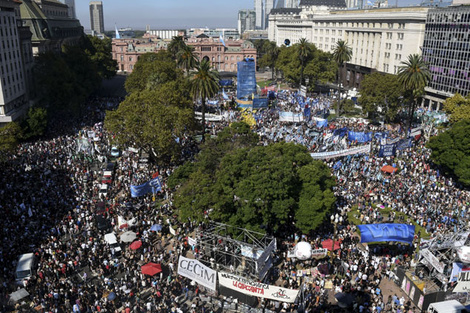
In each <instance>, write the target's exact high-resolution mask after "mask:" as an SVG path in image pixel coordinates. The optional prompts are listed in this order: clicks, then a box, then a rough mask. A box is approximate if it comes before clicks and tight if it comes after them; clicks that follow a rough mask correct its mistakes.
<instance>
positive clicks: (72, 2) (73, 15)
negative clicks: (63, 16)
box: [63, 0, 77, 18]
mask: <svg viewBox="0 0 470 313" xmlns="http://www.w3.org/2000/svg"><path fill="white" fill-rule="evenodd" d="M63 2H64V4H66V5H67V6H68V7H69V11H68V16H69V17H70V18H77V13H76V12H75V0H63Z"/></svg>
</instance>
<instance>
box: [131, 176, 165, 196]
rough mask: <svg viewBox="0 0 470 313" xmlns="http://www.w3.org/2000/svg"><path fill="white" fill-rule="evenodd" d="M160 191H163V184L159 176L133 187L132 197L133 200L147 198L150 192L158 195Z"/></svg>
mask: <svg viewBox="0 0 470 313" xmlns="http://www.w3.org/2000/svg"><path fill="white" fill-rule="evenodd" d="M158 191H162V183H161V182H160V178H159V177H158V176H157V177H155V178H154V179H152V180H149V181H148V182H146V183H144V184H142V185H138V186H134V185H131V196H132V197H133V198H135V197H141V196H145V195H146V194H148V193H150V192H152V193H156V192H158Z"/></svg>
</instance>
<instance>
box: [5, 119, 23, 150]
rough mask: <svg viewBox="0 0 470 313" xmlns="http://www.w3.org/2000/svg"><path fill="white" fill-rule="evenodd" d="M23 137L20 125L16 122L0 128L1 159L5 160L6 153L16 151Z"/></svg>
mask: <svg viewBox="0 0 470 313" xmlns="http://www.w3.org/2000/svg"><path fill="white" fill-rule="evenodd" d="M22 135H23V134H22V130H21V127H20V125H18V123H15V122H11V123H8V124H6V125H5V126H3V127H1V128H0V159H4V153H6V152H11V151H13V150H14V149H16V147H17V146H18V142H19V140H20V139H21V138H22Z"/></svg>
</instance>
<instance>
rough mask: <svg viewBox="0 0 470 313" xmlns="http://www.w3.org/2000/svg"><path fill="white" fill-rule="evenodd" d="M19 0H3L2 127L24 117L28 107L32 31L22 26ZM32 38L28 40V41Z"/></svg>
mask: <svg viewBox="0 0 470 313" xmlns="http://www.w3.org/2000/svg"><path fill="white" fill-rule="evenodd" d="M20 4H21V2H20V1H17V0H0V35H1V37H2V42H3V45H0V68H1V72H0V77H1V79H0V126H1V125H3V124H5V123H9V122H12V121H16V120H18V119H20V118H21V117H23V116H24V115H25V113H26V112H27V110H28V108H29V97H28V84H30V83H31V80H30V78H31V75H30V74H31V73H30V72H28V73H27V71H26V70H27V69H28V70H31V67H32V60H33V57H32V47H31V32H30V31H29V28H27V27H23V26H21V19H20V17H21V15H20ZM28 39H29V40H28Z"/></svg>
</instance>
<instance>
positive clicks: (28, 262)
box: [15, 253, 36, 285]
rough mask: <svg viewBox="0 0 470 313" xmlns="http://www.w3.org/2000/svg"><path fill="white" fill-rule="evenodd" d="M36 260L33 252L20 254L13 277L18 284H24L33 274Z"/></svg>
mask: <svg viewBox="0 0 470 313" xmlns="http://www.w3.org/2000/svg"><path fill="white" fill-rule="evenodd" d="M35 268H36V260H35V257H34V253H25V254H22V255H20V257H19V258H18V263H17V264H16V271H15V278H16V283H17V284H18V285H24V283H25V281H28V280H29V279H30V278H31V276H33V274H34V270H35Z"/></svg>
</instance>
